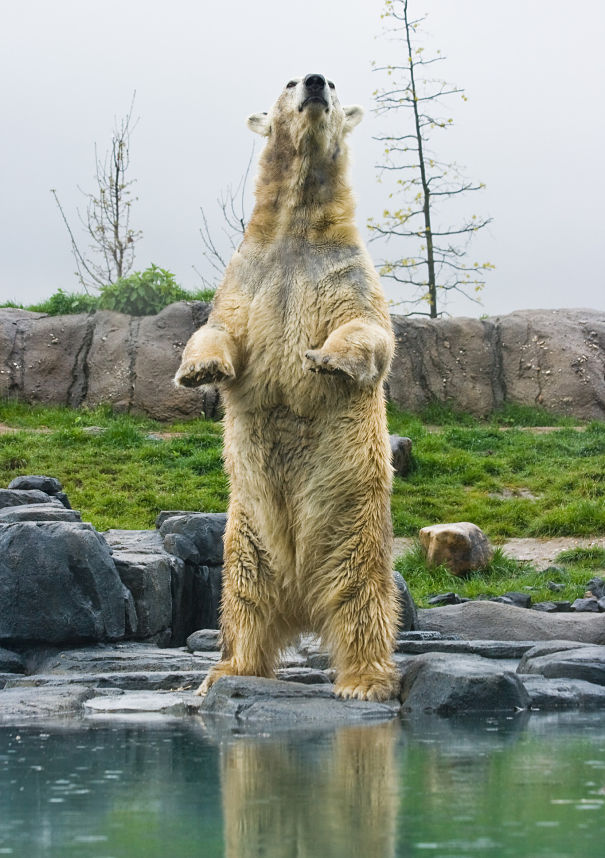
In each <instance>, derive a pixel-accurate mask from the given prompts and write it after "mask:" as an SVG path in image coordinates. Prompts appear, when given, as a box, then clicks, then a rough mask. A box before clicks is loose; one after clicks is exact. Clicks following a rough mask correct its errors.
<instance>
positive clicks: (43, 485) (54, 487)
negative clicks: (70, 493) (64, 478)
mask: <svg viewBox="0 0 605 858" xmlns="http://www.w3.org/2000/svg"><path fill="white" fill-rule="evenodd" d="M8 487H9V489H29V490H32V489H33V490H37V491H41V492H44V493H45V494H47V495H51V497H52V498H53V499H54V500H56V501H59V503H61V504H62V505H63V506H64V507H65V508H66V509H71V504H70V502H69V498H68V497H67V495H66V494H65V492H64V491H62V488H63V486H62V485H61V483H60V482H59V480H58V479H57V478H56V477H47V476H43V475H41V474H29V475H28V476H23V477H15V479H14V480H11V482H10V483H9V484H8ZM40 502H42V503H44V501H32V503H40Z"/></svg>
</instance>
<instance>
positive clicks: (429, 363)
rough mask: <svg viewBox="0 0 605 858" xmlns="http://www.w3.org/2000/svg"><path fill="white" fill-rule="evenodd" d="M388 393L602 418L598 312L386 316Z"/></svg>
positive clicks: (603, 363) (409, 401)
mask: <svg viewBox="0 0 605 858" xmlns="http://www.w3.org/2000/svg"><path fill="white" fill-rule="evenodd" d="M392 319H393V327H394V330H395V336H396V339H397V352H396V356H395V360H394V362H393V368H392V371H391V376H390V379H389V396H390V398H391V399H392V400H393V401H394V402H396V403H397V405H399V406H400V407H401V408H403V409H406V410H410V411H419V410H421V409H422V408H423V407H425V406H426V405H428V404H429V403H430V402H431V401H434V400H437V401H439V402H444V403H446V402H447V403H450V404H451V405H452V406H453V407H455V408H456V409H457V410H460V411H468V412H470V413H471V414H476V415H478V416H484V415H487V414H489V413H490V412H492V411H493V410H494V409H496V408H498V407H500V406H501V405H502V404H503V403H505V402H515V403H519V404H521V405H538V406H541V407H543V408H546V409H548V410H549V411H553V412H556V413H560V414H571V415H574V416H576V417H581V418H589V419H603V418H605V312H603V311H597V310H576V309H574V310H518V311H516V312H514V313H510V314H509V315H507V316H493V317H490V318H486V319H465V318H452V319H437V320H429V319H409V318H403V317H401V316H393V317H392Z"/></svg>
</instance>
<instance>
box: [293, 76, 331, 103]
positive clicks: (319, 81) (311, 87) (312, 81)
mask: <svg viewBox="0 0 605 858" xmlns="http://www.w3.org/2000/svg"><path fill="white" fill-rule="evenodd" d="M326 85H327V84H326V79H325V77H324V76H323V75H322V74H308V75H307V76H306V77H305V78H304V79H303V87H304V98H303V100H302V103H301V105H300V108H299V109H300V110H302V109H303V107H305V106H306V105H307V104H313V103H314V104H322V105H323V106H324V107H328V99H327V98H326Z"/></svg>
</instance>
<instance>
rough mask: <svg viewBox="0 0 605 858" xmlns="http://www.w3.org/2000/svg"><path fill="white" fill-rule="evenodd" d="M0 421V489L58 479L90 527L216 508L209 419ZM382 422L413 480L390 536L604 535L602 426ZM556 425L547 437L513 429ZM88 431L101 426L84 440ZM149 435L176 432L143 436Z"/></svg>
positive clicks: (546, 418) (524, 413) (39, 412)
mask: <svg viewBox="0 0 605 858" xmlns="http://www.w3.org/2000/svg"><path fill="white" fill-rule="evenodd" d="M0 422H3V423H5V424H8V425H9V426H13V427H18V428H19V430H20V431H19V432H17V433H16V434H3V435H0V484H1V485H6V484H7V483H8V482H9V481H10V480H11V479H12V478H13V477H15V476H17V475H19V474H27V473H30V474H31V473H46V474H50V475H52V476H56V477H58V478H59V479H60V480H61V482H62V483H63V485H64V487H65V491H66V492H67V493H68V495H69V497H70V499H71V501H72V504H73V506H74V507H76V508H78V509H80V510H81V511H82V514H83V517H84V518H85V519H86V520H88V521H91V522H92V523H93V524H94V525H95V527H97V528H98V529H100V530H103V529H106V528H109V527H123V528H145V527H151V526H152V525H153V521H154V518H155V516H156V514H157V513H158V512H159V511H160V510H161V509H199V510H207V511H224V510H225V509H226V504H227V496H228V486H227V480H226V478H225V476H224V474H223V471H222V467H221V427H220V424H218V423H213V422H211V421H205V420H194V421H192V422H189V423H180V424H173V425H171V426H165V425H160V424H158V423H156V422H154V421H152V420H148V419H145V418H136V417H131V416H126V415H113V414H112V413H111V412H110V411H109V410H108V409H106V408H98V409H95V410H94V411H71V410H69V409H63V408H38V407H31V406H26V405H23V404H21V403H15V402H3V403H0ZM389 422H390V430H391V432H396V433H398V434H401V435H409V436H410V437H411V438H412V441H413V445H414V446H413V454H414V468H413V471H412V473H411V474H410V476H409V477H408V478H407V479H405V480H403V479H400V478H399V477H397V478H396V479H395V484H394V489H393V502H392V509H393V523H394V528H395V534H396V535H398V536H415V535H416V534H417V533H418V530H419V528H421V527H424V526H425V525H428V524H435V523H437V522H443V521H472V522H474V523H475V524H477V525H479V527H481V528H482V529H483V530H484V531H485V532H486V533H487V535H488V536H489V537H490V539H491V540H493V541H494V542H495V543H498V542H499V541H502V540H503V539H505V538H508V537H513V536H517V537H523V536H590V535H602V534H605V502H604V500H605V423H601V422H593V423H590V424H588V425H587V426H585V427H583V431H578V430H577V429H574V428H572V427H571V426H569V425H566V423H567V424H568V423H569V420H567V421H557V420H556V419H555V418H553V417H552V416H550V415H547V414H544V413H542V412H540V411H537V410H533V409H531V410H529V409H509V410H508V411H507V412H503V413H502V414H500V415H499V416H498V418H494V419H493V420H492V422H490V423H481V422H480V421H477V420H474V419H473V418H470V417H468V416H467V415H462V416H460V415H453V414H451V413H449V412H447V411H446V412H444V411H439V410H435V409H434V410H433V411H432V412H429V413H428V414H427V415H425V416H424V419H422V420H421V419H420V418H419V417H417V416H414V415H410V414H403V413H401V412H398V411H396V410H395V409H392V408H391V409H390V410H389ZM557 422H558V423H561V424H562V425H561V426H560V428H558V429H557V431H556V432H552V433H549V434H541V435H536V434H534V433H532V432H531V431H524V429H523V426H528V425H529V426H535V425H539V424H540V423H542V424H543V425H548V424H550V425H553V424H556V423H557ZM515 424H516V425H515ZM90 426H100V427H102V428H104V430H105V431H104V432H103V433H101V434H90V433H88V432H86V427H90ZM34 429H36V430H39V429H46V430H47V431H45V432H44V433H40V432H33V431H31V430H34ZM155 432H182V433H184V434H183V435H182V436H181V437H177V438H172V439H168V440H163V441H162V440H153V439H151V438H149V437H148V436H149V435H150V434H152V433H155Z"/></svg>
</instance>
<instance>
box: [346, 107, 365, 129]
mask: <svg viewBox="0 0 605 858" xmlns="http://www.w3.org/2000/svg"><path fill="white" fill-rule="evenodd" d="M344 112H345V133H346V132H348V131H352V130H353V129H354V128H355V126H356V125H359V123H360V122H361V120H362V119H363V107H359V106H358V105H357V104H352V105H350V107H345V108H344Z"/></svg>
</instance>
